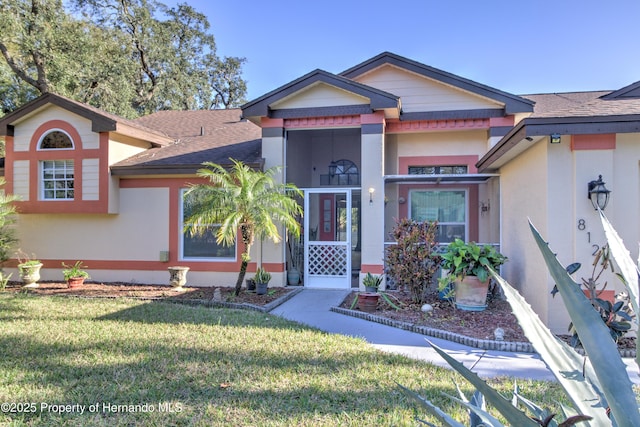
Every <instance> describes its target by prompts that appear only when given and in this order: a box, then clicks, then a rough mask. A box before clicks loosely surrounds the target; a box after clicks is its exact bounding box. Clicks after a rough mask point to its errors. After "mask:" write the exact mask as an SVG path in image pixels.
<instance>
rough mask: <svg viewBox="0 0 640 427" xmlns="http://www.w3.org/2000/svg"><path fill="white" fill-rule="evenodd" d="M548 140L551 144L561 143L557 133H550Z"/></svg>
mask: <svg viewBox="0 0 640 427" xmlns="http://www.w3.org/2000/svg"><path fill="white" fill-rule="evenodd" d="M549 139H550V142H551V143H552V144H560V141H562V137H561V136H560V134H559V133H552V134H551V135H550V136H549Z"/></svg>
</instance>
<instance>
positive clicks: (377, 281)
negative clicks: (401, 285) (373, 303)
mask: <svg viewBox="0 0 640 427" xmlns="http://www.w3.org/2000/svg"><path fill="white" fill-rule="evenodd" d="M362 284H363V285H364V288H365V291H366V292H378V288H379V287H380V285H381V284H382V276H379V275H377V274H376V275H373V274H371V273H367V275H366V276H364V277H363V278H362Z"/></svg>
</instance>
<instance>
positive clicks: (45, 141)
mask: <svg viewBox="0 0 640 427" xmlns="http://www.w3.org/2000/svg"><path fill="white" fill-rule="evenodd" d="M38 148H40V149H41V150H52V149H53V150H56V149H73V141H72V140H71V137H70V136H69V135H67V134H66V133H65V132H63V131H60V130H54V131H51V132H48V133H47V134H45V135H44V136H43V137H42V139H41V140H40V146H39V147H38Z"/></svg>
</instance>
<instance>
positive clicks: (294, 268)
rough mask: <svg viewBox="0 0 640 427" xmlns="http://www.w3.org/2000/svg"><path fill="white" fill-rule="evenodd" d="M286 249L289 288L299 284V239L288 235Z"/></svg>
mask: <svg viewBox="0 0 640 427" xmlns="http://www.w3.org/2000/svg"><path fill="white" fill-rule="evenodd" d="M287 249H288V252H289V253H288V257H287V262H288V267H287V284H288V285H289V286H297V285H298V284H300V267H301V264H302V249H303V248H302V242H301V240H300V237H296V236H294V235H293V234H291V233H289V236H288V238H287Z"/></svg>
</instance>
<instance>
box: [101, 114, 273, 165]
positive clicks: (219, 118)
mask: <svg viewBox="0 0 640 427" xmlns="http://www.w3.org/2000/svg"><path fill="white" fill-rule="evenodd" d="M240 115H241V111H240V110H239V109H231V110H196V111H159V112H157V113H154V114H150V115H148V116H144V117H140V118H139V119H136V122H137V123H139V124H141V125H143V126H145V127H149V128H152V129H157V130H158V131H161V132H163V133H166V134H167V135H169V136H171V137H172V138H174V139H175V143H174V144H170V145H167V146H164V147H159V148H152V149H150V150H147V151H144V152H142V153H139V154H137V155H135V156H132V157H129V158H128V159H125V160H123V161H121V162H119V163H117V164H115V165H113V166H112V171H113V173H114V174H126V173H131V172H132V171H138V172H140V170H141V169H142V168H144V169H148V170H149V173H151V172H152V171H154V170H155V171H156V173H159V171H160V170H163V171H165V172H173V173H176V172H180V173H192V172H194V171H195V170H196V169H199V168H200V167H202V163H203V162H214V163H219V164H228V163H229V158H234V159H237V160H241V161H242V162H244V163H247V164H251V165H258V164H260V163H261V161H262V159H261V135H262V132H261V129H260V128H259V127H258V126H256V125H254V124H253V123H251V122H249V121H247V120H241V119H240Z"/></svg>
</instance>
